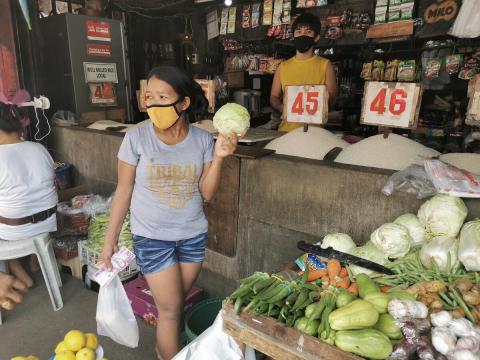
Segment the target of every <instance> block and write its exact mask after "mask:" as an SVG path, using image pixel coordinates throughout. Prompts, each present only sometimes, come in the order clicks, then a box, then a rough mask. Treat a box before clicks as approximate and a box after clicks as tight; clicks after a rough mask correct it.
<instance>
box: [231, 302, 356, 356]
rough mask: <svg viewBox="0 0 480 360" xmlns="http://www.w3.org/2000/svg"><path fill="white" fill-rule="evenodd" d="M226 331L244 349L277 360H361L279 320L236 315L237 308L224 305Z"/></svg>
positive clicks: (251, 314) (250, 314)
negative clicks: (234, 310) (248, 347)
mask: <svg viewBox="0 0 480 360" xmlns="http://www.w3.org/2000/svg"><path fill="white" fill-rule="evenodd" d="M223 310H224V312H225V314H224V317H223V330H224V331H225V332H226V333H227V334H228V335H230V336H232V337H233V338H234V339H235V340H236V341H237V343H238V344H239V345H240V347H242V348H243V347H245V346H250V347H251V348H253V349H255V350H257V351H259V352H261V353H263V354H265V355H268V356H270V357H271V358H272V359H275V360H277V359H278V360H280V359H282V360H314V359H315V360H360V359H361V358H360V357H358V356H355V355H352V354H349V353H346V352H344V351H342V350H340V349H338V348H336V347H334V346H331V345H329V344H327V343H325V342H323V341H321V340H319V339H317V338H315V337H312V336H309V335H305V334H302V333H301V332H299V331H298V330H296V329H294V328H289V327H287V326H285V325H284V324H282V323H280V322H278V321H277V320H275V319H273V318H269V317H265V316H255V315H254V314H253V313H251V312H243V313H240V315H235V313H234V312H233V305H232V304H231V303H227V302H224V303H223Z"/></svg>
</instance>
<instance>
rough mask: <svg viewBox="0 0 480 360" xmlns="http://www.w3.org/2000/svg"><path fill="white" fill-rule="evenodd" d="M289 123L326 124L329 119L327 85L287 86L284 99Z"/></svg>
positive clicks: (284, 112)
mask: <svg viewBox="0 0 480 360" xmlns="http://www.w3.org/2000/svg"><path fill="white" fill-rule="evenodd" d="M283 104H284V111H283V114H284V116H285V119H286V120H287V121H289V122H300V123H308V124H325V123H326V122H327V119H328V90H327V88H326V87H325V85H302V86H287V87H286V88H285V95H284V99H283Z"/></svg>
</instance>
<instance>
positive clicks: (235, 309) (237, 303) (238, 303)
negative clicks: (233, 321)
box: [233, 297, 243, 315]
mask: <svg viewBox="0 0 480 360" xmlns="http://www.w3.org/2000/svg"><path fill="white" fill-rule="evenodd" d="M242 303H243V299H242V298H241V297H237V300H235V306H234V307H233V312H234V313H235V314H237V315H238V314H240V308H241V307H242Z"/></svg>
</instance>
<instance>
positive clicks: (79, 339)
mask: <svg viewBox="0 0 480 360" xmlns="http://www.w3.org/2000/svg"><path fill="white" fill-rule="evenodd" d="M63 341H64V342H65V345H66V346H67V349H68V350H70V351H73V352H77V351H78V350H80V349H81V348H83V347H85V335H83V333H82V332H81V331H78V330H70V331H69V332H68V333H67V335H65V338H64V339H63Z"/></svg>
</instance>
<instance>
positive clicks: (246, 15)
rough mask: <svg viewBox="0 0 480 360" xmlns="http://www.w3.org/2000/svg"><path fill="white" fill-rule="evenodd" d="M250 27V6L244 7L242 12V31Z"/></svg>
mask: <svg viewBox="0 0 480 360" xmlns="http://www.w3.org/2000/svg"><path fill="white" fill-rule="evenodd" d="M249 27H250V5H244V6H243V11H242V29H248V28H249Z"/></svg>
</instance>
